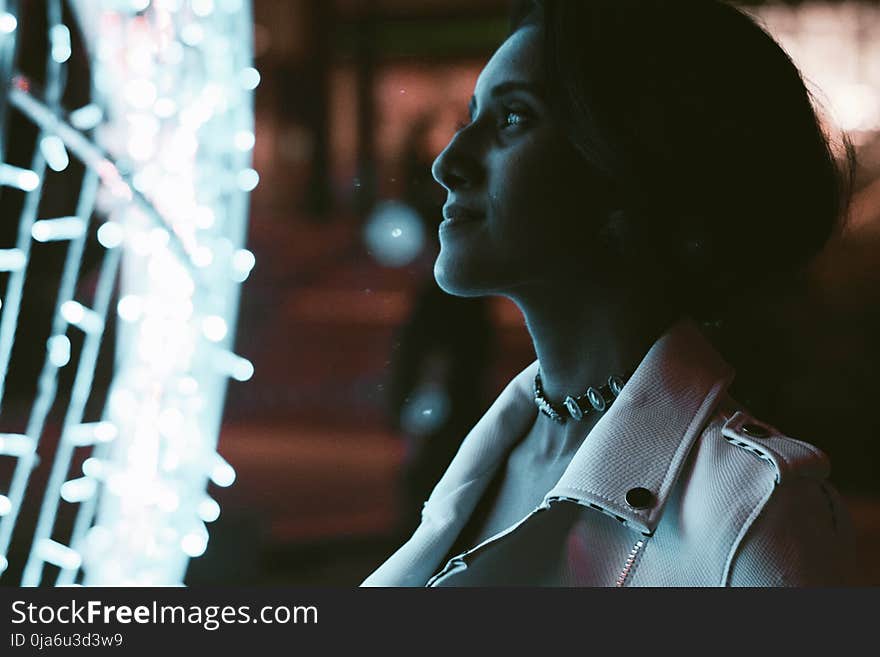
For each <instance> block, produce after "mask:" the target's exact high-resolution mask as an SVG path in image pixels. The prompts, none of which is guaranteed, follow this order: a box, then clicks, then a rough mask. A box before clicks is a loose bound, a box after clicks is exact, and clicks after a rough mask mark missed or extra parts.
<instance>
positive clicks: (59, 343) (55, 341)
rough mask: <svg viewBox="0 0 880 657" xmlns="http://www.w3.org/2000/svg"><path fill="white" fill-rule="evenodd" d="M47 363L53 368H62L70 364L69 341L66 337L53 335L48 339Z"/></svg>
mask: <svg viewBox="0 0 880 657" xmlns="http://www.w3.org/2000/svg"><path fill="white" fill-rule="evenodd" d="M48 346H49V362H50V363H52V365H54V366H55V367H64V366H65V365H67V363H69V362H70V340H69V339H68V337H67V336H66V335H53V336H52V337H51V338H49V344H48Z"/></svg>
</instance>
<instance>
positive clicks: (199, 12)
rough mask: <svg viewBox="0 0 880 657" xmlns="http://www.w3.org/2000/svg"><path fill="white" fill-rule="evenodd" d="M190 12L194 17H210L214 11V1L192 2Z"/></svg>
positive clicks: (195, 0)
mask: <svg viewBox="0 0 880 657" xmlns="http://www.w3.org/2000/svg"><path fill="white" fill-rule="evenodd" d="M192 10H193V13H194V14H195V15H196V16H200V17H202V18H204V17H205V16H210V15H211V13H212V12H213V11H214V0H192Z"/></svg>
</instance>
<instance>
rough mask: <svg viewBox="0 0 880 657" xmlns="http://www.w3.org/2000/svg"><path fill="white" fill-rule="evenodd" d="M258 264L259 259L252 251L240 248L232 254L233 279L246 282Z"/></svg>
mask: <svg viewBox="0 0 880 657" xmlns="http://www.w3.org/2000/svg"><path fill="white" fill-rule="evenodd" d="M256 264H257V259H256V257H254V254H253V253H252V252H250V251H248V250H247V249H238V250H237V251H236V252H235V253H233V254H232V270H233V279H234V280H236V281H238V282H239V283H242V282H244V281H245V280H247V277H248V276H249V275H250V273H251V271H252V270H253V268H254V265H256Z"/></svg>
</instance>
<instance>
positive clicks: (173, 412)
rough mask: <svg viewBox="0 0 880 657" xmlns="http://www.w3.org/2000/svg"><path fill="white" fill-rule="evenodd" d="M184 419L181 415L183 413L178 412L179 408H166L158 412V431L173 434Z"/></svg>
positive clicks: (178, 429) (181, 425) (168, 434)
mask: <svg viewBox="0 0 880 657" xmlns="http://www.w3.org/2000/svg"><path fill="white" fill-rule="evenodd" d="M184 420H185V418H184V417H183V413H181V412H180V409H177V408H166V409H165V410H164V411H162V412H161V413H159V419H158V421H157V426H158V428H159V432H160V433H162V434H164V435H166V436H175V435H177V433H178V432H179V431H180V429H181V427H183V423H184Z"/></svg>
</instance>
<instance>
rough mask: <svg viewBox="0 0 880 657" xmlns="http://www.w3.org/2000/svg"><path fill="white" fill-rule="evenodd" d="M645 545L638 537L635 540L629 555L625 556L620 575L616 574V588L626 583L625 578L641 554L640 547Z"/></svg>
mask: <svg viewBox="0 0 880 657" xmlns="http://www.w3.org/2000/svg"><path fill="white" fill-rule="evenodd" d="M643 547H645V540H644V539H639V540H638V541H636V544H635V545H633V547H632V550H630V551H629V556H628V557H627V558H626V563H624V564H623V570H621V571H620V575H618V576H617V584H615V586H617V587H618V588H620V587H622V586H624V584H626V580H627V578H628V577H629V576H630V573H631V572H632V569H633V567H635V565H636V561H637V560H638V558H639V554H641V551H642V548H643Z"/></svg>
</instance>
